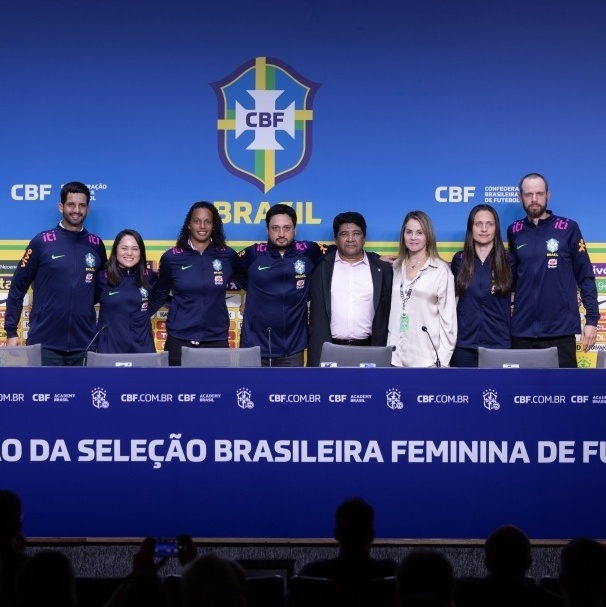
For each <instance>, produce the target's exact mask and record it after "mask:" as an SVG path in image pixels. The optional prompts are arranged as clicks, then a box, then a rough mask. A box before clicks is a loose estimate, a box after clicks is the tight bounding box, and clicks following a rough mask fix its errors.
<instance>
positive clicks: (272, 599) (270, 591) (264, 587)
mask: <svg viewBox="0 0 606 607" xmlns="http://www.w3.org/2000/svg"><path fill="white" fill-rule="evenodd" d="M246 582H247V584H248V589H249V591H250V594H249V596H248V607H284V578H283V577H282V576H281V575H278V574H276V575H263V576H258V577H247V578H246ZM164 584H165V586H166V588H167V590H168V596H169V599H170V604H171V605H172V607H181V606H182V605H183V598H182V596H181V576H180V575H168V576H166V577H165V578H164ZM79 607H80V606H79Z"/></svg>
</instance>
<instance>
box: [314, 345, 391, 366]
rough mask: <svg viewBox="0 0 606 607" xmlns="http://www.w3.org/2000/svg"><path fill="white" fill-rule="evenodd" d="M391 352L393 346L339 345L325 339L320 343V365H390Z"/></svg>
mask: <svg viewBox="0 0 606 607" xmlns="http://www.w3.org/2000/svg"><path fill="white" fill-rule="evenodd" d="M392 352H393V346H341V345H339V344H333V343H331V342H329V341H325V342H324V343H323V344H322V352H321V354H320V365H321V366H325V367H328V366H337V367H364V366H369V367H391V354H392ZM322 363H325V364H324V365H323V364H322ZM329 363H334V364H333V365H331V364H329Z"/></svg>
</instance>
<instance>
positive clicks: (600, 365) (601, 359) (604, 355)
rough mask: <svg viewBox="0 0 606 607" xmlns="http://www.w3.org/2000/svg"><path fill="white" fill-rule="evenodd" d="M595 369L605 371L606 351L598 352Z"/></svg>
mask: <svg viewBox="0 0 606 607" xmlns="http://www.w3.org/2000/svg"><path fill="white" fill-rule="evenodd" d="M596 369H606V350H598V360H597V363H596Z"/></svg>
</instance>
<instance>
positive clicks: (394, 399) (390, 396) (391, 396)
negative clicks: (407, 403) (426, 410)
mask: <svg viewBox="0 0 606 607" xmlns="http://www.w3.org/2000/svg"><path fill="white" fill-rule="evenodd" d="M385 397H386V399H387V406H388V407H389V408H390V409H391V410H392V411H395V410H396V409H403V408H404V403H403V402H402V401H401V400H400V391H399V390H398V389H397V388H390V389H389V390H387V391H386V392H385Z"/></svg>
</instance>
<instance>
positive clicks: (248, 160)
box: [211, 57, 320, 193]
mask: <svg viewBox="0 0 606 607" xmlns="http://www.w3.org/2000/svg"><path fill="white" fill-rule="evenodd" d="M211 86H212V88H213V90H214V91H215V95H216V96H217V104H218V110H219V118H218V121H217V130H218V135H219V138H218V148H219V157H220V158H221V162H222V163H223V166H224V167H225V168H226V169H227V170H228V171H229V172H230V173H232V174H233V175H235V176H236V177H239V178H240V179H244V180H246V181H249V182H250V183H252V184H254V185H256V186H257V187H258V188H259V189H260V190H261V191H263V192H264V193H266V192H269V190H271V189H272V188H273V187H274V186H276V185H277V184H279V183H280V182H282V181H285V180H286V179H290V178H291V177H294V176H295V175H297V174H298V173H300V172H301V171H302V170H303V169H304V168H305V167H306V166H307V163H308V162H309V158H310V157H311V142H312V136H311V135H312V122H313V101H314V97H315V94H316V92H317V90H318V88H319V87H320V85H319V84H317V83H316V82H312V81H311V80H308V79H307V78H305V77H303V76H302V75H301V74H299V73H298V72H297V71H295V70H294V69H293V68H292V67H290V66H289V65H288V64H286V63H284V61H280V60H279V59H273V58H271V57H257V58H256V59H251V60H250V61H247V62H246V63H244V64H243V65H241V66H240V67H239V68H238V69H237V70H236V71H235V72H233V73H232V74H230V75H229V76H227V78H225V79H223V80H219V81H218V82H213V83H211Z"/></svg>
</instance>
